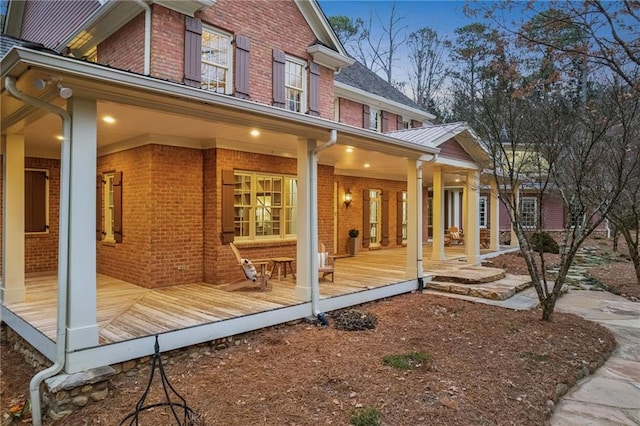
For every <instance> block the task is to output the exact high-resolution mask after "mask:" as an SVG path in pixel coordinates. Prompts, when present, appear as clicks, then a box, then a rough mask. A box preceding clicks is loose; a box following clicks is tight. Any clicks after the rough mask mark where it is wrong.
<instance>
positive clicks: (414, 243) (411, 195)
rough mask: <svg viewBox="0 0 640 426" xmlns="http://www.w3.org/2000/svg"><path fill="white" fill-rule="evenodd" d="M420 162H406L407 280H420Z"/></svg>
mask: <svg viewBox="0 0 640 426" xmlns="http://www.w3.org/2000/svg"><path fill="white" fill-rule="evenodd" d="M422 265H423V262H422V162H421V161H416V160H407V278H422V276H423V275H424V273H423V272H424V271H423V268H422Z"/></svg>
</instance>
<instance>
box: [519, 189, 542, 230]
mask: <svg viewBox="0 0 640 426" xmlns="http://www.w3.org/2000/svg"><path fill="white" fill-rule="evenodd" d="M520 220H521V222H522V226H523V227H525V228H535V227H536V226H537V225H538V199H537V198H536V197H521V198H520Z"/></svg>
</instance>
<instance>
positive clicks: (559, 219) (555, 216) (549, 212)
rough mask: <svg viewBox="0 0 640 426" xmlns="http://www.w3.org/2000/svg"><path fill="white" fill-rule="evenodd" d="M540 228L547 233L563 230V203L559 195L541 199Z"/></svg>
mask: <svg viewBox="0 0 640 426" xmlns="http://www.w3.org/2000/svg"><path fill="white" fill-rule="evenodd" d="M542 228H543V229H545V230H547V231H561V230H563V229H564V203H563V202H562V198H560V196H559V195H547V196H545V197H544V198H543V200H542Z"/></svg>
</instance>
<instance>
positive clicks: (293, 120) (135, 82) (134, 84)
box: [0, 47, 440, 158]
mask: <svg viewBox="0 0 640 426" xmlns="http://www.w3.org/2000/svg"><path fill="white" fill-rule="evenodd" d="M30 67H33V68H36V67H37V68H41V69H43V70H46V71H47V72H51V73H57V74H60V73H62V74H69V75H71V76H74V77H79V78H84V79H91V80H93V81H96V82H99V83H101V84H105V85H112V86H120V87H121V88H126V89H129V88H130V89H131V90H132V91H144V92H147V93H149V94H151V95H155V96H157V97H161V98H162V100H163V102H165V103H166V105H167V106H168V107H171V108H172V109H175V102H173V101H172V99H173V98H176V99H181V100H184V101H188V102H196V103H198V104H200V105H202V104H204V105H212V106H217V107H221V108H226V109H229V110H236V111H242V112H243V113H245V115H246V114H251V115H255V116H262V117H264V118H267V119H271V120H274V122H277V123H283V124H282V125H280V124H279V127H280V129H281V131H283V130H282V129H283V128H284V127H285V124H286V123H289V124H294V125H297V126H300V127H302V128H304V129H308V131H309V133H310V134H318V132H321V133H323V134H324V132H325V131H326V132H327V138H328V137H329V134H328V132H329V131H330V130H336V131H337V132H338V136H339V138H346V139H347V140H348V143H349V144H357V145H358V146H361V147H367V148H368V149H370V150H372V151H378V152H384V153H389V154H391V155H396V156H405V157H411V158H420V156H422V155H424V154H437V153H439V152H440V150H439V149H438V148H433V147H425V146H422V145H419V144H416V143H413V142H408V141H404V140H401V139H397V138H394V137H391V136H387V135H384V134H381V133H378V132H373V131H371V130H368V129H362V128H359V127H354V126H349V125H347V124H344V123H338V122H336V121H333V120H328V119H326V118H320V117H314V116H310V115H306V114H301V113H297V112H292V111H288V110H285V109H282V108H277V107H274V106H270V105H264V104H259V103H256V102H253V101H249V100H244V99H240V98H235V97H233V96H228V95H221V94H218V93H212V92H208V91H206V90H202V89H197V88H194V87H189V86H186V85H183V84H178V83H172V82H168V81H165V80H160V79H156V78H152V77H148V76H145V75H140V74H134V73H131V72H128V71H123V70H119V69H115V68H108V67H105V66H102V65H98V64H94V63H92V62H86V61H81V60H78V59H73V58H68V57H64V56H60V55H53V54H50V53H46V52H40V51H34V50H30V49H25V48H22V47H14V48H12V49H11V50H10V51H9V53H7V54H6V55H5V56H4V57H3V58H2V60H1V61H0V70H1V77H2V78H1V79H0V89H4V77H5V76H7V75H12V76H14V77H16V78H19V76H20V75H21V74H22V73H24V72H25V71H27V70H28V69H29V68H30ZM276 130H277V129H276ZM307 136H308V134H307ZM318 140H319V141H320V142H322V141H321V140H320V139H318Z"/></svg>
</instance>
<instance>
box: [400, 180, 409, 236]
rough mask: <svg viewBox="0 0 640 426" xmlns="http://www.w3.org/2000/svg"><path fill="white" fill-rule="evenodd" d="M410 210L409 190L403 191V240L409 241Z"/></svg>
mask: <svg viewBox="0 0 640 426" xmlns="http://www.w3.org/2000/svg"><path fill="white" fill-rule="evenodd" d="M408 216H409V215H408V211H407V191H402V242H406V241H407V222H408Z"/></svg>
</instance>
